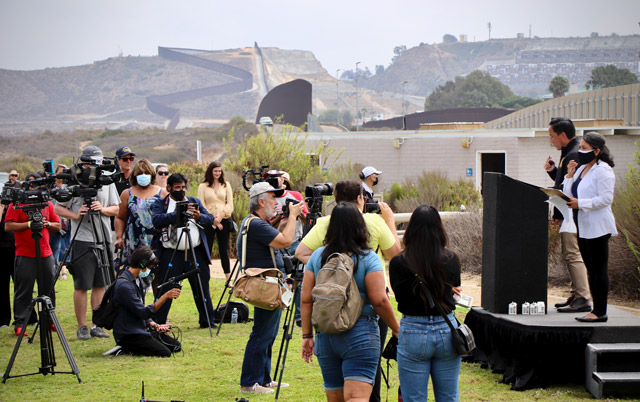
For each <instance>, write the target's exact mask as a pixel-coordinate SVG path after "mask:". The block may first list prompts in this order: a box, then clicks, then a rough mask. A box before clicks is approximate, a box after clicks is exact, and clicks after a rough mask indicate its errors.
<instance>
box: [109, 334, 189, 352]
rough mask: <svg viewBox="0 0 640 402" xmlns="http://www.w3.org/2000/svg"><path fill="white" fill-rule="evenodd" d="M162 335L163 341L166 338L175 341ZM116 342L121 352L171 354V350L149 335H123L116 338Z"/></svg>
mask: <svg viewBox="0 0 640 402" xmlns="http://www.w3.org/2000/svg"><path fill="white" fill-rule="evenodd" d="M162 335H163V336H162V340H163V341H164V340H165V339H166V338H169V339H171V340H172V341H175V340H174V339H173V338H172V337H170V336H168V335H165V334H162ZM176 342H177V341H176ZM117 343H118V345H120V346H122V352H123V353H126V354H131V355H138V356H157V357H169V356H171V350H170V349H169V348H168V347H167V346H165V345H164V344H163V343H162V342H160V341H159V340H158V339H156V338H154V337H152V336H151V335H137V334H136V335H123V336H122V337H120V339H118V342H117Z"/></svg>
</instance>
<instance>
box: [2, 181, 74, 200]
mask: <svg viewBox="0 0 640 402" xmlns="http://www.w3.org/2000/svg"><path fill="white" fill-rule="evenodd" d="M55 182H56V177H55V176H49V177H42V178H39V179H34V180H28V181H24V182H22V188H20V187H11V186H4V187H3V188H2V196H1V197H2V203H3V204H4V205H9V204H13V205H19V204H22V205H33V204H45V203H47V202H48V201H49V200H51V199H52V198H53V199H55V200H56V201H59V202H65V201H69V200H70V199H71V197H72V194H71V192H70V191H69V190H68V189H54V188H53V185H54V184H55ZM31 187H36V188H31Z"/></svg>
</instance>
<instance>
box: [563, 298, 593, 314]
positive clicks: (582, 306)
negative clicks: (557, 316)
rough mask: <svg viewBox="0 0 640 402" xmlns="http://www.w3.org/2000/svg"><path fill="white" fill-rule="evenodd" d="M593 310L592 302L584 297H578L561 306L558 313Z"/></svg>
mask: <svg viewBox="0 0 640 402" xmlns="http://www.w3.org/2000/svg"><path fill="white" fill-rule="evenodd" d="M589 311H591V303H589V300H587V299H585V298H584V297H578V298H576V299H574V300H573V302H572V303H571V304H569V305H568V306H567V307H560V308H559V309H558V313H582V312H585V313H586V312H589Z"/></svg>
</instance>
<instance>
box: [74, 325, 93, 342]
mask: <svg viewBox="0 0 640 402" xmlns="http://www.w3.org/2000/svg"><path fill="white" fill-rule="evenodd" d="M76 336H77V337H78V339H81V340H83V341H86V340H87V339H91V334H90V333H89V328H87V326H86V325H83V326H81V327H80V328H78V332H77V333H76Z"/></svg>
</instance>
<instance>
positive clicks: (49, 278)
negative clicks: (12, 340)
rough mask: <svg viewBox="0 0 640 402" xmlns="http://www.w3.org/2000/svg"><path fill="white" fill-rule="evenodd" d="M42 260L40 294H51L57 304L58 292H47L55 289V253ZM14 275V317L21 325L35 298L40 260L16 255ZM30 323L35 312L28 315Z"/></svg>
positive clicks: (52, 300)
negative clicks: (34, 290) (34, 292)
mask: <svg viewBox="0 0 640 402" xmlns="http://www.w3.org/2000/svg"><path fill="white" fill-rule="evenodd" d="M41 262H42V282H41V283H40V284H38V294H42V295H44V296H49V297H50V298H51V303H52V304H53V306H54V307H55V306H56V294H55V292H53V291H52V292H51V294H47V292H49V291H51V290H52V289H53V283H54V282H55V275H56V269H55V266H54V258H53V255H50V256H48V257H43V258H41ZM14 264H15V267H14V274H13V275H14V276H13V318H14V320H15V321H14V325H15V326H16V327H17V326H21V325H22V323H23V322H24V320H25V319H26V318H27V311H28V310H29V306H30V304H31V300H32V299H33V287H34V285H35V284H36V278H37V271H38V269H37V265H38V262H37V260H36V259H35V258H31V257H22V256H16V257H15V261H14ZM40 286H42V288H40ZM34 310H35V309H34ZM28 318H29V321H28V323H32V322H33V319H34V314H33V312H32V314H31V317H28Z"/></svg>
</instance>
